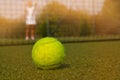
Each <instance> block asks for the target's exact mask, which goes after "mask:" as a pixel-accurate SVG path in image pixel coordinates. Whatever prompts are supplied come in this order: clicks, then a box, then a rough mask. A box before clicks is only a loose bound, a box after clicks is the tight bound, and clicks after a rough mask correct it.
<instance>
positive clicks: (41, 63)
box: [32, 37, 65, 69]
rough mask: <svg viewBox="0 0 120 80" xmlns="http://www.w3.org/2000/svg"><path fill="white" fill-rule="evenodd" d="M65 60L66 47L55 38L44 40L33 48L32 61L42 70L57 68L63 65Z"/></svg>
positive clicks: (39, 41)
mask: <svg viewBox="0 0 120 80" xmlns="http://www.w3.org/2000/svg"><path fill="white" fill-rule="evenodd" d="M64 58H65V49H64V46H63V45H62V43H61V42H60V41H58V40H57V39H55V38H52V37H46V38H42V39H40V40H38V41H37V42H36V43H35V45H34V46H33V49H32V59H33V61H34V63H35V64H36V65H37V67H39V68H41V69H53V68H57V67H59V66H60V65H61V64H62V63H63V61H64Z"/></svg>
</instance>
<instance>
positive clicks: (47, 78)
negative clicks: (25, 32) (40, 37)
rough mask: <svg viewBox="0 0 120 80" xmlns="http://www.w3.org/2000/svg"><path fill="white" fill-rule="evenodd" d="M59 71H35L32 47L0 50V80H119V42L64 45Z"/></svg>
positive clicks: (8, 47) (5, 47) (21, 46)
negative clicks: (63, 55) (64, 53)
mask: <svg viewBox="0 0 120 80" xmlns="http://www.w3.org/2000/svg"><path fill="white" fill-rule="evenodd" d="M63 44H64V47H65V49H66V58H65V61H64V64H63V65H62V67H60V68H58V69H54V70H41V69H38V68H37V67H36V66H35V65H34V63H33V61H32V58H31V50H32V47H33V44H31V45H19V46H1V47H0V79H1V80H119V79H120V60H119V59H120V51H119V49H120V41H105V42H104V41H103V42H79V43H63Z"/></svg>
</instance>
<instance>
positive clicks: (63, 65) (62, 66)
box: [38, 64, 70, 70]
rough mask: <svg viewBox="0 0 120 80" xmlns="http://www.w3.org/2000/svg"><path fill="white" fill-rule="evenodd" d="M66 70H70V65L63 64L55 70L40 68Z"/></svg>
mask: <svg viewBox="0 0 120 80" xmlns="http://www.w3.org/2000/svg"><path fill="white" fill-rule="evenodd" d="M66 68H70V64H62V65H61V66H59V67H57V68H53V69H41V68H38V69H40V70H58V69H66Z"/></svg>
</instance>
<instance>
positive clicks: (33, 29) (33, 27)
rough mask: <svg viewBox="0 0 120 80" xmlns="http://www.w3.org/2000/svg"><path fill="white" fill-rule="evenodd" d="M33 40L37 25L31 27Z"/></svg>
mask: <svg viewBox="0 0 120 80" xmlns="http://www.w3.org/2000/svg"><path fill="white" fill-rule="evenodd" d="M31 39H32V40H34V39H35V25H31Z"/></svg>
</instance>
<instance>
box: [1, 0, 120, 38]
mask: <svg viewBox="0 0 120 80" xmlns="http://www.w3.org/2000/svg"><path fill="white" fill-rule="evenodd" d="M25 1H26V0H0V39H8V38H10V39H14V38H16V39H19V38H20V39H21V38H22V39H24V38H25V28H26V27H25V26H26V25H25V17H24V10H25ZM34 1H35V0H34ZM36 2H37V13H36V17H37V18H36V20H37V25H36V28H35V32H36V37H37V38H40V37H45V36H53V37H81V36H82V37H84V36H99V35H100V36H106V35H118V36H119V35H120V1H119V0H36Z"/></svg>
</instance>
